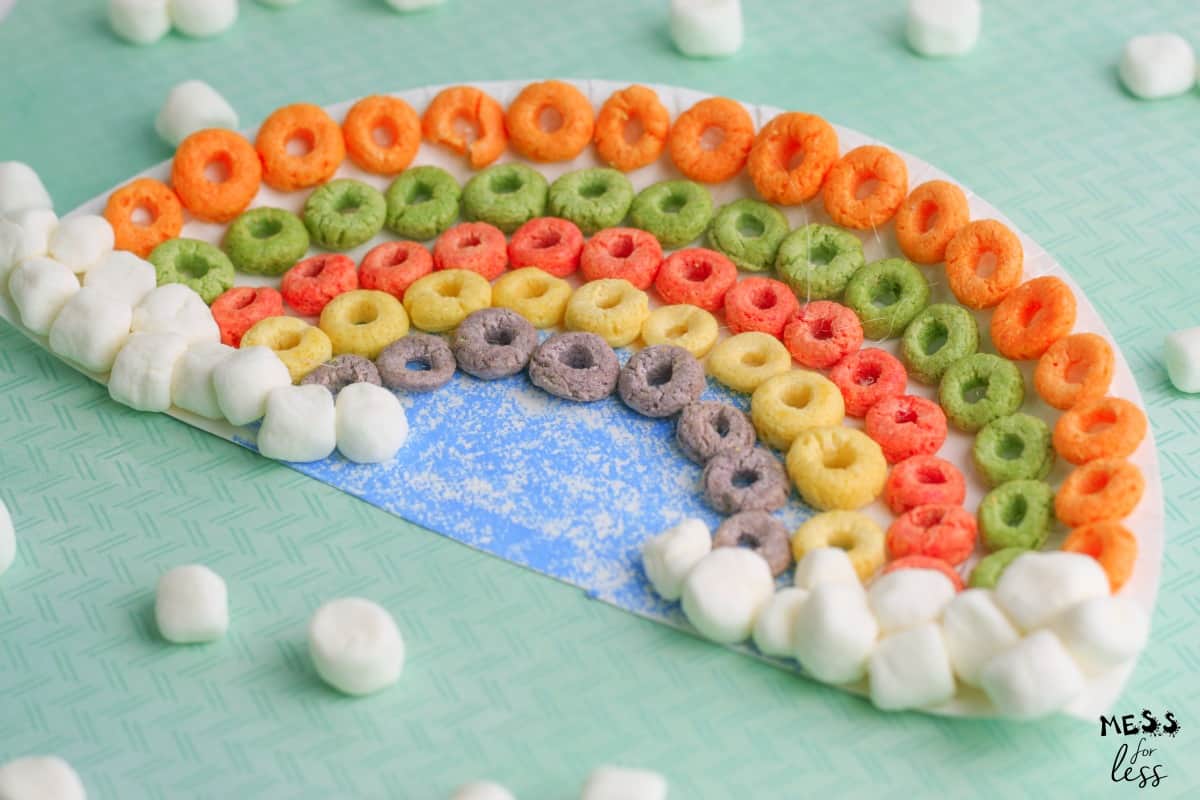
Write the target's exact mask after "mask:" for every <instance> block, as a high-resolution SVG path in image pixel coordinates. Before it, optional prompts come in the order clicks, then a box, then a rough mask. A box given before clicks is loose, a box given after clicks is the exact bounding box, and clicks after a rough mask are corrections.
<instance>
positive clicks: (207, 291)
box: [150, 239, 234, 303]
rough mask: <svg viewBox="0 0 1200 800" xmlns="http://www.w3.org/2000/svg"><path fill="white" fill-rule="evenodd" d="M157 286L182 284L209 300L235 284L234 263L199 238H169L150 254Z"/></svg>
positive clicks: (207, 301) (209, 301)
mask: <svg viewBox="0 0 1200 800" xmlns="http://www.w3.org/2000/svg"><path fill="white" fill-rule="evenodd" d="M150 263H151V264H153V265H154V275H155V277H156V278H157V280H158V285H159V286H163V285H165V284H168V283H182V284H183V285H184V286H187V287H188V288H190V289H192V290H193V291H194V292H195V293H196V294H198V295H200V297H201V299H202V300H204V302H206V303H212V301H213V300H216V299H217V298H218V297H220V296H221V293H222V292H224V291H225V290H226V289H228V288H229V287H230V286H233V273H234V270H233V262H232V261H230V260H229V257H228V256H226V255H225V254H224V253H222V252H221V251H220V250H219V249H217V248H216V247H214V246H213V245H211V244H209V243H208V242H202V241H200V240H199V239H168V240H167V241H165V242H163V243H162V244H160V245H159V246H158V247H156V248H154V252H152V253H151V254H150Z"/></svg>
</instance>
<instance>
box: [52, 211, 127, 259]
mask: <svg viewBox="0 0 1200 800" xmlns="http://www.w3.org/2000/svg"><path fill="white" fill-rule="evenodd" d="M113 244H114V238H113V229H112V225H110V224H109V223H108V220H106V219H105V218H104V217H101V216H98V215H96V214H80V215H79V216H75V217H67V218H66V219H64V220H62V221H61V222H59V223H58V226H57V227H56V228H55V229H54V231H53V232H52V233H51V234H50V239H49V242H48V243H47V246H48V251H49V253H50V257H51V258H53V259H54V260H55V261H60V262H62V263H63V264H66V265H67V266H68V267H70V269H71V271H72V272H87V271H88V270H90V269H91V268H92V267H94V266H96V265H97V264H99V263H100V262H101V261H103V260H104V258H105V256H107V255H108V254H109V253H111V252H112V249H113Z"/></svg>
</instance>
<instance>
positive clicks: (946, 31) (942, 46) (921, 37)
mask: <svg viewBox="0 0 1200 800" xmlns="http://www.w3.org/2000/svg"><path fill="white" fill-rule="evenodd" d="M982 16H983V8H982V6H981V5H980V3H979V0H908V26H907V33H908V44H909V47H911V48H912V49H913V50H915V51H916V52H918V53H920V54H921V55H923V56H961V55H963V54H965V53H968V52H970V51H971V49H972V48H974V47H975V42H976V41H978V40H979V26H980V20H981V18H982Z"/></svg>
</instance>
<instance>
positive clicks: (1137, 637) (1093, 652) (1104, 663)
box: [1050, 596, 1150, 674]
mask: <svg viewBox="0 0 1200 800" xmlns="http://www.w3.org/2000/svg"><path fill="white" fill-rule="evenodd" d="M1050 630H1052V631H1054V633H1056V634H1057V635H1058V638H1059V640H1060V641H1061V642H1062V643H1063V645H1064V646H1065V647H1066V648H1067V650H1068V651H1069V652H1070V653H1071V655H1072V656H1074V657H1075V661H1076V663H1078V664H1079V666H1080V667H1082V668H1083V671H1084V672H1088V673H1092V674H1096V673H1100V672H1106V671H1108V670H1110V669H1112V668H1113V667H1117V666H1120V665H1121V664H1124V663H1126V662H1127V661H1129V660H1130V659H1132V658H1133V657H1134V656H1136V655H1137V654H1138V653H1140V652H1141V651H1142V648H1144V647H1145V646H1146V642H1147V641H1148V640H1149V638H1150V617H1149V616H1148V615H1147V614H1146V612H1145V611H1143V610H1142V608H1141V607H1140V606H1139V605H1138V604H1137V603H1134V602H1133V601H1132V600H1130V599H1128V598H1125V597H1111V596H1108V597H1093V598H1092V599H1090V600H1084V601H1083V602H1082V603H1078V604H1076V605H1074V606H1072V607H1071V608H1068V609H1067V610H1066V611H1064V612H1063V613H1061V614H1059V615H1058V616H1057V617H1055V618H1054V621H1053V622H1051V623H1050Z"/></svg>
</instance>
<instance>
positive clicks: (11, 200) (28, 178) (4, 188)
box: [0, 161, 54, 218]
mask: <svg viewBox="0 0 1200 800" xmlns="http://www.w3.org/2000/svg"><path fill="white" fill-rule="evenodd" d="M31 208H40V209H46V210H49V209H52V208H54V203H53V202H51V200H50V193H49V192H47V191H46V187H45V186H44V185H43V184H42V179H41V178H39V177H38V174H37V172H35V171H34V169H33V167H31V166H29V165H28V164H24V163H22V162H20V161H0V216H5V217H9V218H11V217H12V216H13V215H14V214H16V213H17V212H20V211H26V210H28V209H31Z"/></svg>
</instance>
